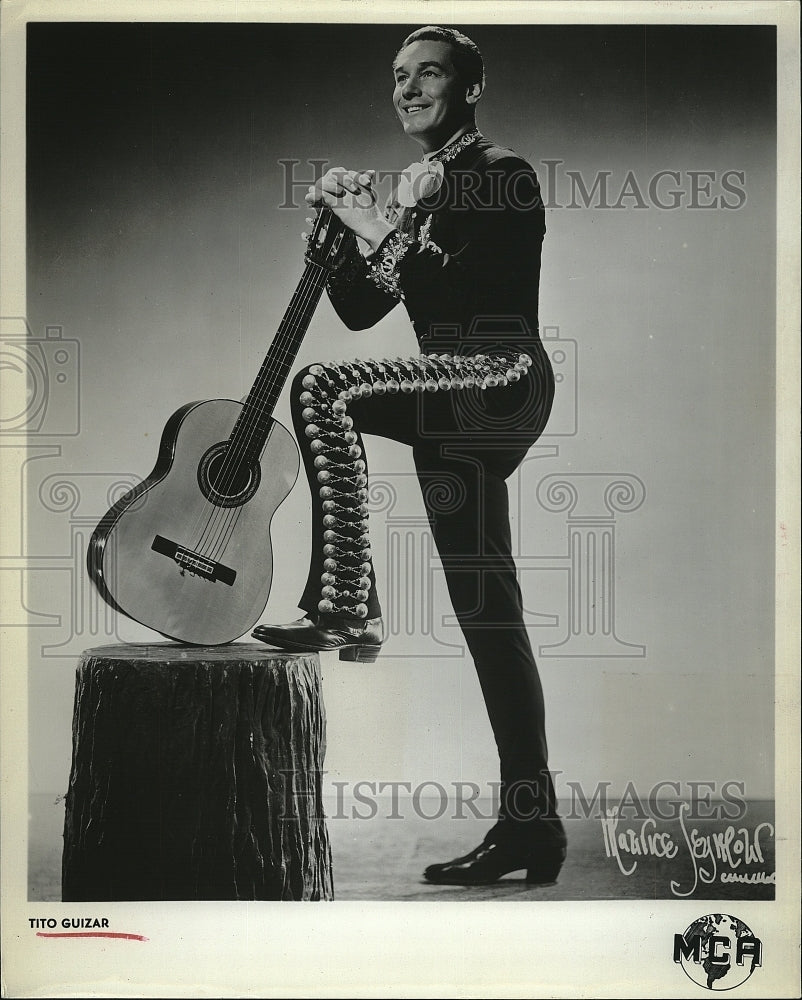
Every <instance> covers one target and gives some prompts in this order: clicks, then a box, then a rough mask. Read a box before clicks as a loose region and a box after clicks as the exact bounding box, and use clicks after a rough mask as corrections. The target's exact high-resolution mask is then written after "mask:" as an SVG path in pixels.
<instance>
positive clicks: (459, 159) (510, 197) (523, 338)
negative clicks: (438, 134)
mask: <svg viewBox="0 0 802 1000" xmlns="http://www.w3.org/2000/svg"><path fill="white" fill-rule="evenodd" d="M458 143H459V140H458ZM452 145H457V144H452ZM449 149H451V152H452V154H453V153H454V152H455V151H454V150H453V149H452V148H451V147H449ZM446 152H447V151H446ZM385 215H386V217H387V218H388V220H389V221H391V222H393V223H394V225H395V226H396V230H397V231H396V232H394V233H391V234H390V235H388V237H386V238H385V240H384V241H383V243H382V245H381V246H380V247H379V248H378V250H377V251H376V252H375V253H374V254H372V255H371V256H370V257H368V258H364V257H363V256H362V254H361V253H360V252H359V249H358V247H357V243H356V238H355V237H354V236H353V234H352V233H350V231H349V233H348V236H347V238H346V241H345V243H344V247H343V254H342V258H341V259H342V266H341V267H340V268H339V269H338V270H337V271H336V272H334V274H332V276H331V277H330V279H329V281H328V284H327V289H328V293H329V298H330V300H331V302H332V305H333V306H334V308H335V310H336V312H337V314H338V315H339V317H340V319H341V320H342V321H343V322H344V323H345V325H346V326H347V327H349V329H352V330H363V329H366V328H368V327H370V326H373V325H374V324H375V323H376V322H378V321H379V320H380V319H381V318H382V317H383V316H385V315H386V314H387V313H388V312H389V311H390V310H391V309H392V308H393V307H394V306H395V305H397V303H398V302H399V301H403V303H404V306H405V307H406V309H407V312H408V313H409V317H410V319H411V321H412V325H413V327H414V330H415V334H416V336H417V338H418V342H419V344H420V348H421V350H422V351H424V352H427V353H429V352H433V351H438V352H439V351H444V352H449V353H460V352H462V353H476V350H478V349H482V350H488V349H491V350H492V349H493V348H494V346H499V347H501V346H503V347H505V348H508V347H515V348H518V349H523V350H525V349H526V347H527V346H530V345H536V344H537V343H538V287H539V282H540V258H541V247H542V244H543V236H544V233H545V231H546V226H545V212H544V208H543V201H542V198H541V194H540V187H539V185H538V180H537V176H536V174H535V171H534V170H533V169H532V167H531V166H530V165H529V163H527V162H526V160H524V159H523V158H522V157H521V156H519V155H518V154H517V153H515V152H513V151H512V150H510V149H505V148H503V147H501V146H497V145H496V144H495V143H493V142H492V141H491V140H489V139H486V138H484V137H483V136H480V137H479V138H478V139H477V140H476V141H474V142H472V143H471V144H470V145H467V146H465V148H459V149H457V150H456V155H453V156H452V158H451V159H447V160H446V161H445V162H443V183H442V186H441V187H440V189H439V190H438V191H436V192H435V193H434V194H431V195H429V197H427V198H423V199H421V200H420V201H418V203H417V205H416V206H415V207H414V208H401V207H400V206H399V205H398V204H397V202H396V201H395V200H394V198H391V200H390V202H389V203H388V206H387V209H386V211H385Z"/></svg>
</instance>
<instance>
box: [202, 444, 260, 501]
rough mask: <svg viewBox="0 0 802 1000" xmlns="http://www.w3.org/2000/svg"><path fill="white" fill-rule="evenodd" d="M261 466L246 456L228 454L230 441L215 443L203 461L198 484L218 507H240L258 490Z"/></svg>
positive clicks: (208, 498) (207, 497)
mask: <svg viewBox="0 0 802 1000" xmlns="http://www.w3.org/2000/svg"><path fill="white" fill-rule="evenodd" d="M260 479H261V467H260V465H259V463H258V462H255V461H251V460H250V459H246V458H245V457H242V456H239V457H236V458H235V457H232V456H230V455H229V442H228V441H221V442H220V444H215V445H212V447H211V448H210V449H209V450H208V451H207V452H206V454H205V455H204V456H203V458H202V459H201V460H200V465H199V466H198V485H199V486H200V489H201V493H203V495H204V496H205V497H206V499H207V500H210V501H211V502H212V503H213V504H215V505H216V506H217V507H240V506H241V505H242V504H244V503H247V502H248V501H249V500H250V499H251V497H252V496H253V495H254V493H255V492H256V491H257V490H258V489H259V481H260Z"/></svg>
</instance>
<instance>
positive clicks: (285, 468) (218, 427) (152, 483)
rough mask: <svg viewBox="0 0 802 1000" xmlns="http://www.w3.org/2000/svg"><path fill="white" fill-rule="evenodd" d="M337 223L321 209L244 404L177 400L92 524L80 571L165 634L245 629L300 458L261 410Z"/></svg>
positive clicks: (305, 316)
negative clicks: (140, 473) (275, 521)
mask: <svg viewBox="0 0 802 1000" xmlns="http://www.w3.org/2000/svg"><path fill="white" fill-rule="evenodd" d="M344 234H345V229H344V227H343V225H342V223H341V222H340V221H339V219H337V217H336V216H335V215H333V213H332V212H331V211H330V210H329V209H327V208H324V209H323V210H322V211H320V212H319V214H318V215H317V216H316V218H315V221H314V226H313V230H312V232H311V234H310V236H309V238H308V241H307V250H306V255H305V267H304V271H303V275H302V277H301V280H300V281H299V283H298V287H297V288H296V290H295V293H294V294H293V296H292V299H291V300H290V304H289V305H288V307H287V310H286V312H285V313H284V317H283V319H282V321H281V323H280V325H279V328H278V331H277V332H276V336H275V338H274V339H273V343H272V344H271V346H270V349H269V351H268V353H267V356H266V357H265V360H264V362H263V363H262V367H261V368H260V369H259V374H258V376H257V377H256V381H255V382H254V384H253V386H252V388H251V390H250V392H249V393H248V396H247V397H246V399H245V401H244V402H242V403H240V402H236V401H234V400H233V399H211V400H205V401H199V402H194V403H187V404H186V405H185V406H182V407H181V408H180V409H178V410H176V412H175V413H174V414H173V415H172V416H171V417H170V419H169V420H168V421H167V424H166V425H165V428H164V431H163V433H162V438H161V444H160V446H159V453H158V458H157V460H156V465H155V467H154V469H153V471H152V472H151V473H150V475H149V476H148V477H147V478H146V479H145V480H143V481H142V482H141V483H139V484H138V485H137V486H135V487H134V488H133V489H132V490H130V491H129V492H128V493H126V494H125V496H123V497H121V498H120V500H118V501H117V503H115V504H114V506H113V507H112V508H111V509H110V510H109V511H108V512H107V513H106V515H105V516H104V517H103V519H102V520H101V521H100V523H99V524H98V526H97V528H96V529H95V531H94V533H93V535H92V537H91V539H90V540H89V546H88V549H87V569H88V571H89V576H90V578H91V579H92V581H93V583H94V584H95V585H96V587H97V588H98V590H99V592H100V594H101V596H102V597H103V599H104V600H105V601H106V602H107V603H108V604H109V605H110V606H111V607H113V608H114V609H115V610H117V611H120V612H122V614H124V615H127V616H128V617H129V618H132V619H133V620H134V621H137V622H140V623H141V624H143V625H147V626H148V627H149V628H152V629H155V630H156V631H157V632H161V634H162V635H164V636H166V637H167V638H169V639H177V640H178V641H179V642H184V643H189V644H193V645H204V646H205V645H220V644H223V643H227V642H232V641H233V640H234V639H237V638H239V637H240V636H241V635H243V634H244V633H245V632H248V631H250V629H251V628H252V627H253V625H254V624H255V623H256V622H257V621H258V619H259V617H260V616H261V614H262V612H263V611H264V609H265V605H266V604H267V599H268V597H269V595H270V587H271V583H272V580H273V553H272V547H271V540H270V522H271V520H272V517H273V514H274V513H275V511H276V509H277V508H278V507H279V505H280V504H281V503H282V502H283V501H284V500H285V498H286V497H287V495H288V494H289V492H290V490H291V489H292V487H293V485H294V484H295V480H296V478H297V476H298V470H299V467H300V456H299V452H298V447H297V445H296V444H295V441H294V439H293V436H292V435H291V434H290V432H289V431H288V430H287V429H286V428H285V427H284V426H283V425H282V424H280V423H279V422H278V421H277V420H274V419H273V416H272V414H273V409H274V407H275V405H276V402H277V400H278V397H279V394H280V392H281V389H282V387H283V385H284V383H285V382H286V380H287V376H288V374H289V371H290V367H291V365H292V363H293V361H294V359H295V356H296V355H297V353H298V349H299V347H300V346H301V341H302V340H303V337H304V335H305V333H306V331H307V329H308V327H309V323H310V321H311V319H312V315H313V313H314V311H315V308H316V307H317V304H318V302H319V301H320V297H321V294H322V292H323V288H324V286H325V283H326V278H327V277H328V274H329V273H330V271H331V270H332V267H333V261H334V259H335V256H336V254H337V251H338V250H339V248H340V244H341V242H342V238H343V236H344Z"/></svg>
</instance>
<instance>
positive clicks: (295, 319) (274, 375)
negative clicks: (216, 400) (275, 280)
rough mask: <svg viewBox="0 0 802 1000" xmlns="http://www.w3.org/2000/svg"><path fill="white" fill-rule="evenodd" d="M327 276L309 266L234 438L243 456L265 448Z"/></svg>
mask: <svg viewBox="0 0 802 1000" xmlns="http://www.w3.org/2000/svg"><path fill="white" fill-rule="evenodd" d="M328 273H329V272H328V269H327V268H325V267H323V266H322V265H320V264H316V263H315V262H314V261H308V262H307V264H306V268H305V270H304V273H303V276H302V278H301V280H300V282H299V283H298V287H297V288H296V290H295V293H294V295H293V296H292V299H291V300H290V304H289V305H288V306H287V310H286V312H285V313H284V318H283V319H282V320H281V323H280V324H279V328H278V331H277V332H276V336H275V338H274V340H273V343H272V344H271V345H270V350H269V351H268V352H267V356H266V357H265V360H264V361H263V362H262V367H261V368H260V369H259V374H258V375H257V377H256V381H255V382H254V383H253V386H252V387H251V391H250V392H249V393H248V396H247V399H246V400H245V403H244V404H243V409H242V413H241V414H240V416H239V419H238V420H237V423H236V424H235V426H234V430H233V432H232V434H231V438H230V440H231V444H232V446H234V447H235V448H236V449H237V450H238V451H239V452H240V453H241V454H243V456H247V457H249V458H250V457H256V456H258V455H259V454H260V453H261V451H262V449H263V448H264V445H265V442H266V441H267V435H268V433H269V431H270V426H271V422H272V416H273V410H274V409H275V406H276V403H277V402H278V398H279V396H280V394H281V390H282V389H283V387H284V383H285V382H286V381H287V376H288V375H289V373H290V369H291V368H292V365H293V362H294V361H295V358H296V356H297V354H298V350H299V348H300V346H301V342H302V341H303V338H304V335H305V334H306V331H307V329H308V328H309V324H310V322H311V320H312V316H313V314H314V312H315V309H316V308H317V304H318V302H319V301H320V296H321V295H322V293H323V288H324V287H325V284H326V278H327V276H328Z"/></svg>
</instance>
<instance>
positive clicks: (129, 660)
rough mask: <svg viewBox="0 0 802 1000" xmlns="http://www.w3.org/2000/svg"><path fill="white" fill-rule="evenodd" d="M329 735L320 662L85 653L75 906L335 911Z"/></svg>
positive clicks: (295, 657) (170, 648) (71, 873)
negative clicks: (280, 906) (177, 903)
mask: <svg viewBox="0 0 802 1000" xmlns="http://www.w3.org/2000/svg"><path fill="white" fill-rule="evenodd" d="M325 727H326V722H325V710H324V706H323V699H322V694H321V679H320V661H319V658H318V655H317V654H316V653H308V654H292V653H280V652H271V651H269V650H267V649H265V648H264V647H262V646H255V645H251V644H232V645H227V646H208V647H187V646H180V645H176V644H175V643H159V644H155V645H142V646H138V645H125V646H101V647H98V648H95V649H88V650H86V651H85V652H84V653H83V654H82V656H81V661H80V664H79V666H78V670H77V676H76V689H75V710H74V715H73V759H72V771H71V774H70V785H69V790H68V792H67V800H66V817H65V823H64V854H63V862H62V898H63V899H64V900H65V901H73V900H144V899H148V900H162V899H165V900H166V899H175V900H178V899H180V900H187V899H209V900H211V899H273V900H277V899H331V898H333V882H332V871H331V849H330V846H329V839H328V831H327V829H326V822H325V818H324V814H323V805H322V775H323V760H324V756H325V741H326V728H325Z"/></svg>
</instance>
